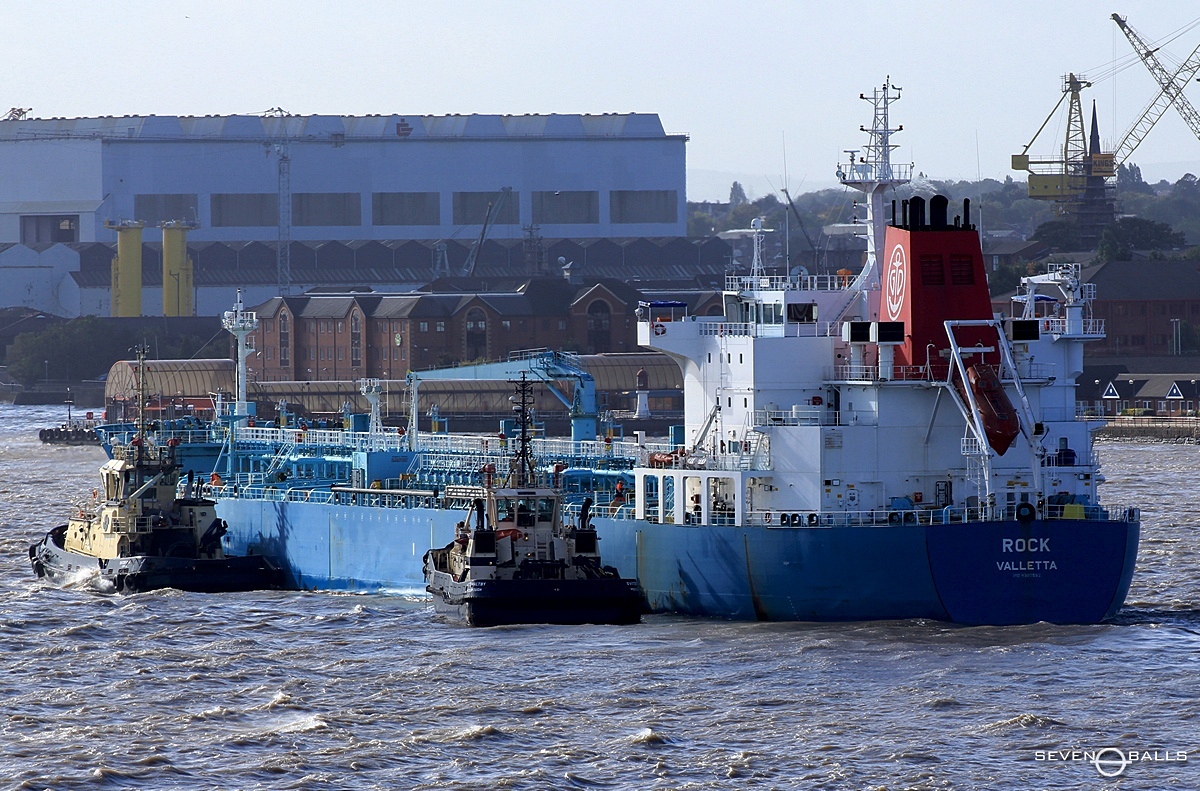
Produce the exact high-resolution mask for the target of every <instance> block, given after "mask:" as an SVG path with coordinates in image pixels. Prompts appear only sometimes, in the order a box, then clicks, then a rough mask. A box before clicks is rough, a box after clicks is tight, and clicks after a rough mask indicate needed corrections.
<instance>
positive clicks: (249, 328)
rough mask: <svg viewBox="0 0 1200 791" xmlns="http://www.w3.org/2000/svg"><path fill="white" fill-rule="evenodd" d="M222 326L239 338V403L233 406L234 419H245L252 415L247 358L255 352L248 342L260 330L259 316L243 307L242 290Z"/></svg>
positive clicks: (222, 321)
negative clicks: (253, 333) (247, 385)
mask: <svg viewBox="0 0 1200 791" xmlns="http://www.w3.org/2000/svg"><path fill="white" fill-rule="evenodd" d="M221 326H223V327H224V328H225V329H226V330H227V331H229V333H231V334H232V335H233V336H234V337H235V338H237V403H235V404H234V406H233V416H234V419H235V420H236V419H238V418H245V417H247V416H248V415H249V414H250V404H249V401H248V399H247V397H246V358H247V357H249V356H250V354H251V353H252V352H253V351H254V349H252V348H250V344H249V343H248V342H247V337H248V336H249V335H250V334H251V333H252V332H254V331H255V330H257V329H258V314H257V313H255V312H254V311H248V310H245V309H244V308H243V306H242V290H241V289H240V288H239V289H238V292H237V302H235V303H234V305H233V310H227V311H225V315H224V316H223V317H222V318H221Z"/></svg>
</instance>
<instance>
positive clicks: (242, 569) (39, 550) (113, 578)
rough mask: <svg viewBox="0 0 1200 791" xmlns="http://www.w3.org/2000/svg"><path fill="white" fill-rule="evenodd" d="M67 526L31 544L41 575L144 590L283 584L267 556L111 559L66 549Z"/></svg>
mask: <svg viewBox="0 0 1200 791" xmlns="http://www.w3.org/2000/svg"><path fill="white" fill-rule="evenodd" d="M64 530H65V526H60V527H57V528H55V529H53V530H51V531H50V532H48V533H47V534H46V535H45V537H43V538H42V540H41V541H39V542H37V543H36V544H33V545H32V546H31V547H30V548H29V560H30V563H31V565H32V566H33V572H34V574H35V575H36V576H37V577H38V578H45V579H47V580H49V581H50V582H53V583H56V584H62V583H66V582H70V581H72V580H75V579H79V578H80V577H81V576H91V575H95V577H96V578H97V579H99V580H101V581H103V582H105V583H107V584H108V585H109V586H111V588H112V590H114V591H116V592H117V593H144V592H146V591H152V590H160V589H163V588H175V589H177V590H182V591H188V592H192V593H238V592H244V591H253V590H266V589H269V588H277V587H279V580H280V574H279V571H278V569H276V568H275V567H273V566H272V565H271V564H270V562H269V561H268V559H266V558H264V557H226V558H219V559H216V558H214V559H210V558H177V557H163V556H157V555H134V556H131V557H121V558H112V559H103V558H96V557H92V556H90V555H81V554H79V553H77V552H71V551H69V550H66V549H63V547H62V546H61V535H62V533H63V532H64Z"/></svg>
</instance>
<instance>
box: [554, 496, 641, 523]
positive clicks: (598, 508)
mask: <svg viewBox="0 0 1200 791" xmlns="http://www.w3.org/2000/svg"><path fill="white" fill-rule="evenodd" d="M580 508H581V504H580V503H567V504H565V505H564V506H563V516H564V517H565V518H566V520H567V521H568V522H574V523H576V524H578V522H579V511H580ZM591 514H592V516H595V517H604V518H606V519H636V518H637V509H636V507H635V506H634V503H633V502H632V501H631V502H627V503H624V504H620V505H612V504H611V503H608V504H605V505H593V506H592V511H591Z"/></svg>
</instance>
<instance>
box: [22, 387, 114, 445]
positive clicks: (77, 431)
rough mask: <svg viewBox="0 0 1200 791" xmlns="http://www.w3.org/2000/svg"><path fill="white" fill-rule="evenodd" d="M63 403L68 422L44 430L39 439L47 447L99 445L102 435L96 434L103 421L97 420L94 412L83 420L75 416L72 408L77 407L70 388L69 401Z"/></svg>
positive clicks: (68, 391)
mask: <svg viewBox="0 0 1200 791" xmlns="http://www.w3.org/2000/svg"><path fill="white" fill-rule="evenodd" d="M63 403H65V404H66V405H67V421H66V422H65V423H63V424H62V425H59V426H54V427H52V428H44V429H42V430H41V431H39V432H38V439H39V440H41V441H42V442H44V443H46V444H47V445H99V444H100V435H99V434H97V433H96V427H97V426H99V425H101V424H102V423H103V421H102V420H97V419H96V418H95V416H94V414H93V413H92V412H87V413H86V416H85V417H84V418H82V419H81V418H79V417H75V416H73V415H72V414H71V407H72V406H74V405H75V398H74V396H72V395H71V388H69V387H68V388H67V400H66V401H64V402H63ZM102 414H103V413H102Z"/></svg>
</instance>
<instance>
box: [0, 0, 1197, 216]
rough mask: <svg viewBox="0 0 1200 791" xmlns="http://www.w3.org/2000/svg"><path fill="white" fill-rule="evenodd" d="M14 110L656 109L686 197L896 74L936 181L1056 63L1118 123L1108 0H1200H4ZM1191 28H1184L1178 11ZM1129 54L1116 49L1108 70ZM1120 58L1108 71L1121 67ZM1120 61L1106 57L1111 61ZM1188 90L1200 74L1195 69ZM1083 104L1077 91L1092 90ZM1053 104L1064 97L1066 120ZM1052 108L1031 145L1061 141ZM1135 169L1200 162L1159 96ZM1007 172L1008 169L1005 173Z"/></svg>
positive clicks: (817, 143)
mask: <svg viewBox="0 0 1200 791" xmlns="http://www.w3.org/2000/svg"><path fill="white" fill-rule="evenodd" d="M2 9H3V10H2V11H0V20H3V22H4V25H3V27H4V30H5V33H6V35H5V45H4V47H3V49H0V62H2V63H3V66H4V68H3V74H4V80H3V89H4V92H5V95H6V98H5V99H3V100H0V101H5V102H7V104H6V105H5V107H9V106H20V107H32V108H33V113H32V115H35V116H38V117H51V116H90V115H124V114H131V115H134V114H150V113H156V114H159V115H204V114H210V113H211V114H235V113H259V112H262V111H265V110H267V109H269V108H272V107H282V108H284V109H286V110H288V111H289V112H293V113H299V114H310V113H329V114H369V113H398V114H409V115H440V114H446V113H464V114H466V113H508V114H522V113H552V112H554V113H605V112H650V113H658V114H659V116H660V117H661V118H662V122H663V126H664V127H665V128H666V130H667V131H668V132H671V133H682V134H687V135H689V136H690V138H691V139H690V142H689V143H688V148H687V157H688V182H689V187H688V197H689V199H691V200H705V199H707V200H714V199H726V198H728V195H729V184H730V182H731V181H732V180H733V179H735V178H736V179H739V180H741V181H742V182H743V184H744V185H745V187H746V189H747V192H749V193H750V194H751V195H752V196H758V195H762V194H764V193H766V192H770V191H772V190H774V189H778V188H779V187H780V186H782V175H783V172H784V161H785V150H786V163H787V171H788V181H789V182H790V186H791V189H792V191H793V192H804V191H808V190H812V189H818V188H823V187H827V186H832V185H833V183H834V177H833V173H834V170H835V168H836V164H837V161H838V160H839V159H840V158H841V156H842V153H841V152H842V150H843V149H846V148H853V147H858V146H860V145H861V144H862V141H863V139H864V136H863V135H862V134H861V133H860V132H858V131H857V130H858V127H859V126H860V125H861V124H868V123H869V122H870V107H869V105H867V104H866V103H865V102H863V101H861V100H859V99H858V98H857V97H858V95H859V93H860V92H864V91H869V90H870V89H871V88H872V87H873V86H875V85H877V84H879V83H881V82H882V81H883V79H884V77H885V76H887V75H891V78H892V80H893V82H894V83H895V84H897V85H899V86H900V87H901V88H903V99H902V100H901V102H900V103H899V104H897V105H895V107H894V110H893V120H894V121H895V122H896V123H901V124H903V125H904V129H905V131H904V132H903V133H902V134H900V135H898V136H897V139H896V142H897V143H900V144H901V148H900V149H899V150H898V151H897V152H896V156H897V157H898V158H899V159H900V160H901V161H912V162H914V163H915V164H916V166H917V169H918V170H920V171H923V172H925V173H926V174H928V175H929V176H930V177H931V178H966V179H974V178H975V177H976V176H984V177H989V176H990V177H994V178H1003V177H1004V176H1006V175H1009V174H1010V173H1011V171H1010V170H1009V157H1010V155H1011V154H1013V153H1016V152H1019V151H1020V150H1021V149H1022V148H1023V147H1024V145H1025V144H1026V143H1027V142H1029V139H1030V138H1031V137H1032V136H1033V134H1034V132H1035V131H1036V130H1037V128H1038V126H1039V125H1041V123H1042V121H1043V120H1045V118H1046V116H1047V115H1048V114H1049V113H1050V110H1051V108H1052V107H1053V106H1054V104H1055V102H1056V101H1058V98H1059V96H1060V93H1061V80H1062V75H1063V74H1065V73H1067V72H1068V71H1075V72H1081V73H1083V74H1084V75H1085V76H1092V75H1095V76H1097V77H1100V76H1104V77H1105V79H1103V80H1098V81H1097V83H1096V84H1095V86H1094V87H1093V88H1091V89H1090V90H1089V91H1087V92H1086V94H1087V95H1088V96H1089V97H1091V98H1094V99H1095V100H1096V103H1097V106H1098V109H1099V112H1100V130H1101V134H1102V135H1103V136H1104V137H1105V139H1106V140H1107V141H1115V140H1116V139H1117V138H1119V137H1120V136H1121V135H1122V134H1123V133H1124V132H1125V130H1126V128H1127V127H1128V126H1129V125H1130V124H1131V123H1132V122H1133V121H1134V119H1135V118H1136V116H1137V115H1138V113H1139V112H1140V110H1141V109H1142V108H1143V107H1144V106H1145V105H1146V104H1147V103H1148V102H1149V101H1150V100H1151V99H1153V97H1154V94H1155V90H1156V86H1155V83H1154V82H1153V80H1152V79H1151V77H1150V74H1149V73H1148V72H1147V71H1146V69H1145V67H1144V66H1143V65H1142V64H1141V62H1140V61H1137V60H1136V59H1135V58H1133V56H1132V51H1131V49H1130V46H1129V44H1128V42H1127V41H1126V40H1125V37H1124V36H1123V35H1121V33H1120V32H1119V30H1118V29H1117V26H1116V25H1115V24H1114V23H1113V22H1112V20H1111V19H1110V18H1109V15H1110V14H1111V13H1112V12H1114V11H1116V12H1118V13H1120V14H1121V15H1122V16H1126V17H1127V18H1128V20H1129V23H1130V25H1132V26H1133V27H1134V28H1135V29H1137V30H1138V31H1139V32H1140V33H1141V34H1142V35H1143V36H1144V37H1145V38H1146V39H1147V40H1149V41H1151V42H1160V41H1163V40H1164V39H1167V38H1168V37H1170V36H1172V35H1175V34H1179V33H1181V30H1182V34H1181V35H1179V36H1178V37H1177V38H1176V39H1175V40H1174V41H1173V42H1170V43H1165V44H1164V45H1163V49H1162V50H1160V52H1159V57H1160V59H1161V60H1162V61H1163V62H1164V64H1165V65H1167V66H1168V68H1169V69H1171V70H1173V69H1174V66H1176V65H1178V63H1179V62H1181V61H1183V60H1184V59H1186V58H1187V57H1188V55H1189V54H1190V53H1191V51H1192V49H1194V48H1195V47H1196V46H1197V45H1198V44H1200V24H1195V23H1197V22H1200V4H1194V3H1192V2H1168V1H1167V0H1155V2H1128V1H1126V2H1122V3H1120V5H1119V7H1117V6H1112V5H1111V4H1102V3H1096V2H1094V0H1091V1H1088V2H1084V1H1083V0H1079V1H1065V2H1064V1H1063V0H1049V2H1046V1H1045V0H1043V2H1009V1H1008V0H990V1H989V2H976V1H975V0H956V2H941V1H940V0H931V1H929V2H923V1H922V0H918V2H911V1H906V2H901V0H893V2H887V3H883V2H875V0H853V1H852V2H836V3H835V2H827V3H818V2H753V0H749V1H747V0H742V1H741V2H713V1H710V0H692V1H691V2H682V1H681V0H668V1H666V2H654V0H640V1H639V2H605V0H594V1H593V2H542V1H540V0H522V1H521V2H508V1H506V0H488V1H487V2H475V1H474V0H472V1H470V2H449V1H446V2H433V1H431V0H408V1H406V2H386V1H385V0H341V2H331V1H330V0H324V1H323V2H310V1H309V0H293V1H292V2H277V1H275V0H238V1H237V2H233V1H222V2H217V1H213V2H207V1H206V0H190V1H188V2H172V1H171V0H154V2H132V1H122V0H117V1H116V2H108V3H102V2H94V0H88V2H64V1H61V0H60V1H59V2H46V0H37V1H36V2H32V1H29V0H3V6H2ZM1189 25H1195V26H1193V27H1191V28H1190V29H1187V30H1183V29H1184V28H1187V27H1188V26H1189ZM1122 66H1124V68H1121V67H1122ZM1114 71H1115V74H1114ZM1108 75H1112V76H1108ZM1188 94H1189V97H1190V98H1191V100H1192V101H1193V102H1195V103H1196V104H1197V105H1200V86H1197V85H1196V84H1195V82H1193V83H1192V84H1191V86H1190V87H1189V89H1188ZM1088 102H1089V105H1090V99H1089V100H1088ZM1063 117H1064V116H1063V115H1062V114H1061V113H1060V114H1059V115H1058V119H1062V118H1063ZM1058 119H1056V120H1055V121H1052V122H1051V124H1050V125H1049V126H1048V127H1047V130H1046V131H1045V132H1044V133H1043V135H1042V137H1040V138H1039V141H1038V144H1037V145H1036V146H1035V147H1034V149H1033V151H1032V153H1045V154H1049V153H1051V152H1052V151H1054V149H1055V147H1056V146H1058V145H1061V142H1060V140H1061V136H1062V134H1063V131H1064V130H1063V127H1062V125H1061V122H1060V121H1059V120H1058ZM1131 161H1132V162H1135V163H1137V164H1138V165H1140V166H1141V168H1142V172H1143V174H1144V175H1145V176H1146V178H1147V179H1148V180H1157V179H1160V178H1166V179H1169V180H1172V181H1173V180H1175V179H1177V178H1178V177H1179V176H1181V175H1183V173H1185V172H1189V171H1190V172H1196V173H1200V140H1197V138H1196V137H1195V136H1194V135H1193V134H1192V132H1191V130H1190V129H1189V128H1188V127H1187V125H1186V124H1185V123H1184V122H1183V120H1182V119H1181V118H1180V116H1179V114H1178V113H1176V112H1175V111H1174V109H1173V108H1172V109H1169V110H1168V111H1167V113H1166V115H1165V116H1164V117H1163V119H1162V120H1161V121H1160V122H1159V124H1158V126H1157V127H1155V129H1154V130H1153V131H1152V132H1151V133H1150V135H1149V137H1148V138H1147V139H1146V141H1145V142H1144V143H1142V145H1141V146H1140V147H1139V148H1138V150H1137V151H1135V152H1134V154H1133V156H1132V158H1131ZM1015 177H1017V178H1020V174H1015Z"/></svg>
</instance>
